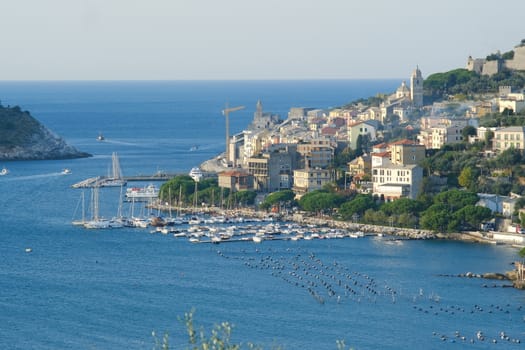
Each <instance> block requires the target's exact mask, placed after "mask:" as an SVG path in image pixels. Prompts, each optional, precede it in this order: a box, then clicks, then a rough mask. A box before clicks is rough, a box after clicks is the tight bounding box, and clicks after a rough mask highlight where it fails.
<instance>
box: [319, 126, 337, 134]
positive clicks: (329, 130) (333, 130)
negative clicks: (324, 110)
mask: <svg viewBox="0 0 525 350" xmlns="http://www.w3.org/2000/svg"><path fill="white" fill-rule="evenodd" d="M337 131H338V129H336V128H331V127H329V126H327V127H326V128H323V129H321V134H323V135H335V134H337Z"/></svg>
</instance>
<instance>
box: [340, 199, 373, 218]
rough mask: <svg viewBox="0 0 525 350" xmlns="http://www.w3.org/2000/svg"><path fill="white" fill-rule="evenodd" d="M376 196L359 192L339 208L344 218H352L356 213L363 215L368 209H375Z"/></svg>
mask: <svg viewBox="0 0 525 350" xmlns="http://www.w3.org/2000/svg"><path fill="white" fill-rule="evenodd" d="M375 208H376V203H375V201H374V198H373V197H372V196H370V195H366V194H358V195H357V196H356V197H355V198H354V199H352V200H351V201H348V202H345V203H343V204H342V205H341V207H340V209H339V214H341V216H342V217H343V219H344V220H351V219H352V216H353V215H354V214H357V215H360V216H362V215H363V214H364V212H365V211H366V210H367V209H375Z"/></svg>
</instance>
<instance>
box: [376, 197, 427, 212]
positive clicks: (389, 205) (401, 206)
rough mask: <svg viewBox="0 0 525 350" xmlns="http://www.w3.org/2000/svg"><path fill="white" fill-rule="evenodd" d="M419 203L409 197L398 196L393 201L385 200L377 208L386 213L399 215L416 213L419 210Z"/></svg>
mask: <svg viewBox="0 0 525 350" xmlns="http://www.w3.org/2000/svg"><path fill="white" fill-rule="evenodd" d="M420 208H421V206H420V203H418V202H417V201H415V200H413V199H410V198H399V199H397V200H395V201H393V202H386V203H383V204H382V205H381V207H380V208H379V209H380V210H381V211H383V212H384V213H385V214H386V215H401V214H408V213H417V212H418V211H420Z"/></svg>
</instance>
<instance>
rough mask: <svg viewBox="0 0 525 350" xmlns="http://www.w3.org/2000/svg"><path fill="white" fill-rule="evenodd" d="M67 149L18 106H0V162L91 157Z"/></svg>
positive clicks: (62, 141) (87, 154)
mask: <svg viewBox="0 0 525 350" xmlns="http://www.w3.org/2000/svg"><path fill="white" fill-rule="evenodd" d="M90 156H91V155H90V154H89V153H85V152H81V151H79V150H77V149H76V148H75V147H73V146H70V145H68V144H67V143H66V141H64V140H63V139H62V138H61V137H60V136H57V135H56V134H54V133H53V132H52V131H51V130H49V129H48V128H46V127H45V126H44V125H42V124H41V123H40V122H39V121H38V120H36V119H35V118H34V117H32V116H31V114H30V113H29V112H28V111H22V109H21V108H20V107H19V106H14V107H10V106H7V107H5V106H2V105H1V104H0V160H45V159H69V158H84V157H90Z"/></svg>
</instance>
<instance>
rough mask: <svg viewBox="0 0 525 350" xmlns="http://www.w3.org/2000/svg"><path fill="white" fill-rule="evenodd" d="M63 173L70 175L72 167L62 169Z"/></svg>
mask: <svg viewBox="0 0 525 350" xmlns="http://www.w3.org/2000/svg"><path fill="white" fill-rule="evenodd" d="M61 174H62V175H69V174H71V169H68V168H65V169H63V170H62V172H61Z"/></svg>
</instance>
